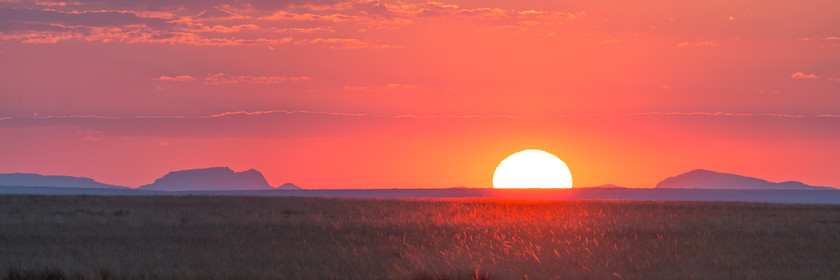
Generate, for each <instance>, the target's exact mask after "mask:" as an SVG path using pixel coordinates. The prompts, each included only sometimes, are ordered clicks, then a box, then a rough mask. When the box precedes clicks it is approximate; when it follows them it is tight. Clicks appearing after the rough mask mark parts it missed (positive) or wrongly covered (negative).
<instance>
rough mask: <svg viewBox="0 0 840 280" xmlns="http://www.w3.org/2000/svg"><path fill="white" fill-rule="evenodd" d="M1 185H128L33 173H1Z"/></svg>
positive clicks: (69, 186)
mask: <svg viewBox="0 0 840 280" xmlns="http://www.w3.org/2000/svg"><path fill="white" fill-rule="evenodd" d="M0 186H16V187H62V188H99V189H125V188H126V187H122V186H116V185H108V184H103V183H100V182H97V181H94V180H93V179H91V178H85V177H72V176H55V175H40V174H31V173H8V174H0Z"/></svg>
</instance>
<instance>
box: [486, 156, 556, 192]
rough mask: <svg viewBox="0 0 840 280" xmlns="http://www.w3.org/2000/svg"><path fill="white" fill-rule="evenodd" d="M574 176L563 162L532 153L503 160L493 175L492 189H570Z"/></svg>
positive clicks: (553, 157) (554, 157) (552, 157)
mask: <svg viewBox="0 0 840 280" xmlns="http://www.w3.org/2000/svg"><path fill="white" fill-rule="evenodd" d="M571 187H572V173H571V172H570V171H569V168H568V167H567V166H566V163H564V162H563V161H562V160H560V159H559V158H557V157H556V156H554V155H552V154H550V153H548V152H544V151H541V150H536V149H530V150H524V151H521V152H518V153H515V154H512V155H510V156H508V157H507V158H505V159H504V160H502V162H501V163H499V166H498V167H496V172H495V173H493V188H497V189H524V188H563V189H565V188H571Z"/></svg>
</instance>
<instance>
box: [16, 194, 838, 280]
mask: <svg viewBox="0 0 840 280" xmlns="http://www.w3.org/2000/svg"><path fill="white" fill-rule="evenodd" d="M0 271H2V272H3V274H2V277H3V278H7V279H33V278H34V279H138V278H139V279H840V206H837V205H784V204H756V203H711V202H702V203H701V202H696V203H692V202H620V201H551V202H540V201H512V200H477V199H471V200H372V199H327V198H277V197H200V196H183V197H177V196H175V197H130V196H110V197H109V196H24V195H7V196H0Z"/></svg>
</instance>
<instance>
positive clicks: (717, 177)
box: [656, 169, 834, 190]
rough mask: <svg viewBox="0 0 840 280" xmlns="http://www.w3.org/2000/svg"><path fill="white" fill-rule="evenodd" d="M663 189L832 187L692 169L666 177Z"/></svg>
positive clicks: (821, 188)
mask: <svg viewBox="0 0 840 280" xmlns="http://www.w3.org/2000/svg"><path fill="white" fill-rule="evenodd" d="M656 188H659V189H662V188H667V189H717V190H723V189H727V190H824V189H834V188H831V187H819V186H811V185H806V184H803V183H800V182H796V181H788V182H781V183H773V182H769V181H767V180H762V179H758V178H753V177H747V176H741V175H736V174H729V173H720V172H714V171H709V170H705V169H696V170H692V171H689V172H686V173H683V174H680V175H677V176H674V177H669V178H666V179H665V180H662V182H659V184H656Z"/></svg>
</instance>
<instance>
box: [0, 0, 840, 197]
mask: <svg viewBox="0 0 840 280" xmlns="http://www.w3.org/2000/svg"><path fill="white" fill-rule="evenodd" d="M225 2H227V1H179V0H176V1H159V0H152V1H140V2H135V1H107V0H106V1H67V2H58V1H34V2H33V1H23V0H20V1H16V0H0V62H2V63H0V155H2V156H1V157H0V173H9V172H28V173H41V174H61V175H73V176H85V177H91V178H94V179H96V180H98V181H101V182H104V183H110V184H119V185H126V186H131V187H136V186H139V185H142V184H147V183H150V182H152V181H153V180H154V179H155V178H158V177H160V176H162V175H164V174H165V173H166V172H169V171H173V170H182V169H192V168H203V167H211V166H230V167H232V168H233V169H235V170H238V171H241V170H245V169H250V168H255V169H258V170H260V171H262V172H263V173H264V174H265V175H266V177H267V179H268V180H269V183H271V184H272V185H274V186H277V185H280V184H282V183H285V182H293V183H295V184H298V185H300V186H303V187H305V188H417V187H452V186H469V187H489V186H490V182H491V179H492V178H491V177H492V174H493V170H494V168H495V166H496V165H497V164H498V162H500V161H501V160H502V159H504V158H505V157H506V156H507V155H509V154H512V153H514V152H516V151H519V150H523V149H528V148H538V149H543V150H546V151H549V152H551V153H553V154H555V155H557V156H558V157H560V158H561V159H563V160H564V161H565V162H566V163H567V164H568V166H569V167H570V168H571V170H572V174H573V177H574V180H575V186H594V185H601V184H616V185H621V186H628V187H652V186H653V185H655V184H656V183H657V182H658V181H660V180H662V179H664V178H665V177H668V176H673V175H676V174H679V173H682V172H685V171H689V170H691V169H696V168H705V169H710V170H715V171H720V172H729V173H738V174H742V175H748V176H754V177H759V178H764V179H768V180H771V181H788V180H796V181H802V182H804V183H807V184H812V185H824V186H835V187H840V172H838V170H840V161H838V160H837V159H838V158H840V28H838V26H840V17H838V16H837V15H838V14H840V3H838V2H836V1H776V2H773V3H767V2H766V1H692V2H685V1H681V2H673V1H634V2H624V1H443V2H438V1H434V2H431V1H430V2H423V1H407V2H397V1H329V0H323V1H263V0H255V1H247V0H246V1H237V2H236V3H235V4H231V3H225ZM137 3H139V4H137Z"/></svg>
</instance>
